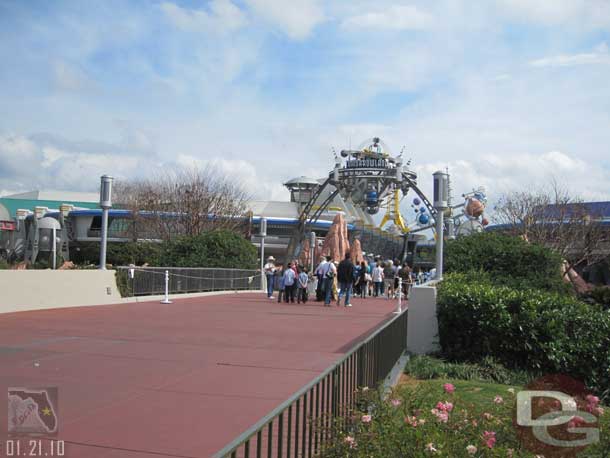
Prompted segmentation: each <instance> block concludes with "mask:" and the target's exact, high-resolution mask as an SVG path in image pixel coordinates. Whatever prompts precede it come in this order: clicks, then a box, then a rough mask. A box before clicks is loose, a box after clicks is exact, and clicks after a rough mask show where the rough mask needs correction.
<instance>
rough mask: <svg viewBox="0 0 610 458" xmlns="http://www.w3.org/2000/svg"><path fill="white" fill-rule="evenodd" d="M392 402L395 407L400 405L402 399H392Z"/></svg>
mask: <svg viewBox="0 0 610 458" xmlns="http://www.w3.org/2000/svg"><path fill="white" fill-rule="evenodd" d="M390 402H391V403H392V405H393V406H394V407H398V406H399V405H400V404H401V402H402V401H401V400H400V399H392V400H391V401H390Z"/></svg>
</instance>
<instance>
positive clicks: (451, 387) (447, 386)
mask: <svg viewBox="0 0 610 458" xmlns="http://www.w3.org/2000/svg"><path fill="white" fill-rule="evenodd" d="M443 389H444V390H445V393H449V394H451V393H453V392H454V391H455V386H454V385H453V384H452V383H445V384H444V385H443Z"/></svg>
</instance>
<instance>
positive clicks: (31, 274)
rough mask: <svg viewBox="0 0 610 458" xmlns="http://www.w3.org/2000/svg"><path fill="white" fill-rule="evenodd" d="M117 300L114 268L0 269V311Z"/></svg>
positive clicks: (109, 302) (121, 300)
mask: <svg viewBox="0 0 610 458" xmlns="http://www.w3.org/2000/svg"><path fill="white" fill-rule="evenodd" d="M120 302H123V299H122V298H121V295H120V294H119V291H118V289H117V287H116V282H115V278H114V271H113V270H105V271H103V270H0V313H7V312H18V311H24V310H41V309H50V308H57V307H76V306H83V305H98V304H114V303H120Z"/></svg>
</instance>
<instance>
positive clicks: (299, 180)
mask: <svg viewBox="0 0 610 458" xmlns="http://www.w3.org/2000/svg"><path fill="white" fill-rule="evenodd" d="M299 184H301V185H303V184H304V185H319V184H320V183H319V181H318V180H316V179H315V178H311V177H306V176H300V177H296V178H292V179H291V180H288V181H287V182H286V183H284V186H294V185H299Z"/></svg>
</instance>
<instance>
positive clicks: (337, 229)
mask: <svg viewBox="0 0 610 458" xmlns="http://www.w3.org/2000/svg"><path fill="white" fill-rule="evenodd" d="M349 249H350V246H349V239H348V238H347V223H346V222H345V218H344V217H343V214H341V213H338V214H337V216H335V219H334V220H333V223H332V225H331V226H330V229H329V230H328V233H327V234H326V237H324V243H323V244H322V249H321V250H320V254H321V255H324V256H326V255H330V256H331V257H332V258H333V260H334V261H341V260H342V259H343V258H344V257H345V253H347V252H348V251H349Z"/></svg>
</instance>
